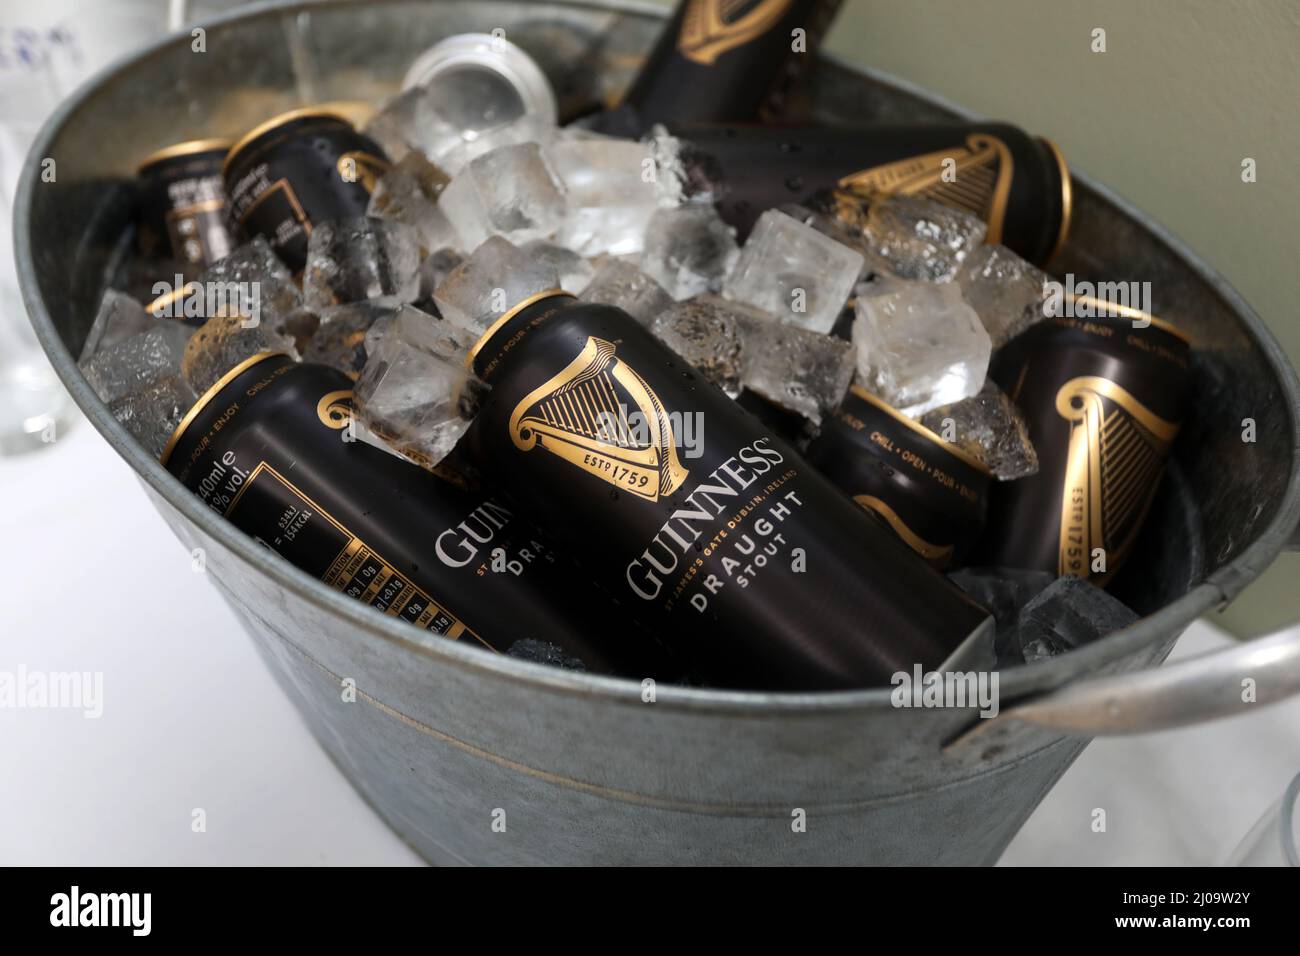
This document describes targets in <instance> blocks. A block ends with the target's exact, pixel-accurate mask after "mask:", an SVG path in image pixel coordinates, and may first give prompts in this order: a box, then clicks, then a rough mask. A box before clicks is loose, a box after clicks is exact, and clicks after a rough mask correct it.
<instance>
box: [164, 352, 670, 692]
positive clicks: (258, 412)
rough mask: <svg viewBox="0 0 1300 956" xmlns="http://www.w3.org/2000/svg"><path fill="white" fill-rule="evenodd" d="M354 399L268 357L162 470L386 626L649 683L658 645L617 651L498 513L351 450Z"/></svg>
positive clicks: (218, 402) (406, 468) (606, 605)
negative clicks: (384, 618)
mask: <svg viewBox="0 0 1300 956" xmlns="http://www.w3.org/2000/svg"><path fill="white" fill-rule="evenodd" d="M351 402H352V381H351V380H350V379H349V378H348V377H347V376H346V375H344V374H343V373H341V372H339V371H336V370H335V369H332V368H329V367H327V366H323V365H309V364H300V363H298V362H295V361H293V360H292V359H291V358H290V357H288V356H287V355H283V354H280V353H274V352H269V353H263V354H261V355H257V356H254V357H252V358H250V359H247V360H246V361H244V362H241V363H240V364H239V365H237V366H235V367H234V368H232V369H231V370H230V371H229V372H227V373H226V375H224V376H223V377H222V378H221V379H220V380H219V381H218V382H217V383H216V384H215V385H213V386H212V388H211V389H210V390H209V391H208V392H207V393H206V394H205V395H204V396H203V397H202V398H201V399H200V400H199V401H198V403H196V404H195V405H194V407H193V408H192V409H190V411H189V412H188V414H186V415H185V417H184V418H183V419H182V421H181V423H180V425H179V426H178V428H177V429H176V433H175V434H174V435H173V436H172V438H171V441H170V442H169V443H168V445H167V447H166V449H165V450H164V451H163V454H162V456H161V457H162V462H163V465H164V466H165V467H166V468H167V470H168V471H170V472H171V473H172V474H173V475H175V476H176V477H177V478H179V479H180V480H181V482H182V483H183V484H184V485H185V486H186V487H187V488H189V489H190V490H191V491H193V492H194V493H195V494H196V495H198V496H199V498H200V499H202V500H203V502H204V503H205V504H207V506H208V507H210V508H211V509H212V510H213V511H215V512H216V513H217V514H219V515H221V516H222V517H224V518H226V519H227V520H229V521H230V522H231V523H232V524H234V525H235V526H236V527H238V528H240V529H242V530H243V531H245V532H247V533H248V534H250V535H252V536H253V537H254V538H256V539H257V540H258V541H259V542H260V543H262V544H264V545H265V546H267V547H268V548H270V549H271V550H273V551H275V552H276V553H278V554H279V555H281V556H282V557H284V558H285V559H287V560H288V561H289V562H291V563H292V564H294V565H296V566H298V567H299V568H301V569H302V570H304V571H306V572H307V573H308V574H311V575H312V576H314V577H316V578H318V579H320V580H321V581H323V582H324V583H325V584H327V585H329V586H330V587H332V588H335V589H336V590H338V591H341V592H342V593H343V594H346V595H348V596H349V597H352V598H356V599H357V600H359V601H364V602H365V603H367V604H369V605H371V606H372V607H374V608H377V609H378V610H380V611H382V612H383V613H385V614H387V615H389V616H390V617H395V618H399V619H401V620H404V621H407V622H409V623H411V624H413V625H415V626H416V627H419V628H422V629H423V630H426V631H429V632H431V633H433V634H437V635H440V636H442V637H445V638H449V639H452V640H461V641H468V642H472V643H473V644H476V645H480V646H483V647H486V648H490V649H491V650H494V651H499V652H504V653H515V654H522V655H523V656H526V657H536V656H538V654H537V650H538V649H541V650H542V652H543V654H542V656H547V655H546V653H545V651H546V649H550V650H551V654H552V656H553V655H554V649H557V648H558V649H559V650H560V651H561V652H563V654H562V659H565V660H571V659H573V658H576V659H577V660H579V661H581V662H582V664H583V665H584V666H585V667H586V668H587V669H590V670H594V671H597V672H606V673H623V674H629V675H633V676H643V677H644V676H656V671H655V670H652V669H647V668H652V667H655V666H658V664H659V662H658V660H657V659H656V658H654V657H653V656H652V655H653V652H654V650H655V648H653V647H647V646H645V645H644V643H643V642H637V641H630V640H625V639H621V638H625V637H626V636H627V629H625V628H621V627H619V626H618V625H617V624H616V622H617V620H618V617H619V612H618V611H617V609H616V608H615V607H614V605H613V604H612V602H610V601H609V600H608V598H607V597H605V595H603V594H601V593H600V592H599V591H597V590H596V589H595V588H594V587H593V586H591V585H590V584H588V583H586V582H585V581H584V579H583V578H582V577H581V576H580V575H579V574H578V573H577V572H576V570H575V569H574V568H573V566H572V564H570V563H568V562H567V561H565V559H564V558H563V557H562V556H560V555H559V554H558V553H557V552H556V551H555V550H554V549H553V548H552V547H551V546H550V545H548V544H547V543H546V542H545V541H544V540H543V539H542V538H541V537H540V535H539V534H537V533H536V532H535V531H534V530H533V529H532V528H530V527H528V526H527V525H526V524H525V523H524V522H523V521H521V520H519V519H518V518H516V517H515V515H514V514H513V512H512V511H511V510H510V509H509V508H508V507H506V506H505V505H503V504H501V503H500V502H498V501H496V500H494V499H492V498H490V497H487V496H485V495H482V494H477V493H475V492H472V491H469V490H466V489H465V488H462V487H458V486H457V485H455V484H453V483H452V482H450V481H445V480H443V479H441V478H439V477H437V476H435V475H433V474H430V473H429V472H427V471H425V470H423V469H421V468H418V467H416V466H415V465H412V464H409V463H407V462H404V461H402V460H401V459H399V458H396V457H394V456H393V455H390V454H388V453H387V452H385V451H382V450H380V449H378V448H375V447H372V446H370V445H368V444H366V443H364V442H361V441H357V440H348V439H349V438H350V436H351V432H350V429H349V424H350V422H351V412H352V407H351ZM521 642H523V643H522V644H521ZM530 643H531V645H532V648H531V649H530V647H529V645H530ZM659 674H662V672H659Z"/></svg>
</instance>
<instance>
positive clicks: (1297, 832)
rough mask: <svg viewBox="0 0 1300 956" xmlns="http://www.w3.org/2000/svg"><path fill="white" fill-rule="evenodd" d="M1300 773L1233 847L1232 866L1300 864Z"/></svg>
mask: <svg viewBox="0 0 1300 956" xmlns="http://www.w3.org/2000/svg"><path fill="white" fill-rule="evenodd" d="M1297 846H1300V773H1298V774H1296V775H1295V777H1294V778H1292V780H1291V783H1290V784H1289V785H1288V786H1287V788H1286V792H1285V793H1283V794H1282V799H1280V800H1278V801H1277V802H1276V803H1274V804H1273V805H1272V806H1271V807H1269V808H1268V810H1267V811H1265V813H1264V815H1263V816H1262V817H1260V818H1259V821H1258V822H1257V823H1256V824H1255V825H1254V826H1253V827H1251V828H1250V832H1249V833H1247V834H1246V837H1245V839H1243V840H1242V841H1241V843H1240V844H1239V845H1238V846H1237V849H1235V850H1233V851H1232V855H1231V856H1230V857H1229V858H1228V865H1229V866H1297V867H1300V851H1298V850H1297Z"/></svg>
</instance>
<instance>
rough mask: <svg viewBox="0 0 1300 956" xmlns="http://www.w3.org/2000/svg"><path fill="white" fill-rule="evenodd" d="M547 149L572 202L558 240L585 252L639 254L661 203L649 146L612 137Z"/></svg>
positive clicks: (556, 144) (570, 140)
mask: <svg viewBox="0 0 1300 956" xmlns="http://www.w3.org/2000/svg"><path fill="white" fill-rule="evenodd" d="M546 153H547V159H548V160H549V161H550V165H551V168H552V169H554V171H555V174H556V176H558V178H559V180H560V182H561V183H562V184H563V189H564V194H565V199H566V203H567V208H566V212H565V218H564V222H563V224H562V225H561V226H560V229H559V233H558V235H557V237H556V241H557V242H558V243H559V244H560V245H562V246H565V247H566V248H568V249H572V250H573V251H574V252H577V253H580V254H582V255H584V256H595V255H600V254H602V253H609V254H611V255H626V254H629V253H635V252H639V251H640V250H641V246H642V242H643V241H644V237H645V231H646V226H647V225H648V224H649V222H650V218H651V217H652V216H653V215H654V213H655V210H656V209H657V208H658V203H659V192H658V189H657V186H656V181H657V177H656V175H655V174H654V159H653V157H652V155H651V153H650V150H649V148H648V147H647V146H645V145H643V144H641V143H635V142H630V141H628V140H620V139H611V138H607V137H602V138H597V139H591V138H585V139H575V138H572V137H566V138H564V139H561V140H559V141H557V142H554V143H552V144H551V145H550V147H549V148H548V149H547V151H546Z"/></svg>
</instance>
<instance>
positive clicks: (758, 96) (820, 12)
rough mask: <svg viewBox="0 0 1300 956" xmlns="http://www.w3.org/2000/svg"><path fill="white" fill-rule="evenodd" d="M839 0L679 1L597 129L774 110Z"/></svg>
mask: <svg viewBox="0 0 1300 956" xmlns="http://www.w3.org/2000/svg"><path fill="white" fill-rule="evenodd" d="M839 6H840V3H839V0H739V2H736V0H683V2H682V3H680V4H678V6H677V11H676V13H674V14H673V17H672V19H671V20H669V21H668V25H667V26H666V27H665V28H664V32H663V33H662V34H661V35H660V37H659V40H658V42H657V43H656V44H655V46H654V47H653V48H652V49H651V51H650V55H649V57H648V58H647V59H646V62H645V63H644V64H643V65H642V67H641V70H640V72H639V73H638V74H637V76H636V79H635V80H633V81H632V85H631V87H630V88H629V89H628V91H627V93H626V95H625V96H624V97H623V100H622V102H621V103H620V104H619V106H618V108H617V109H616V110H614V111H613V112H612V113H609V114H606V116H604V117H602V118H601V120H600V122H599V123H598V125H599V126H601V127H602V128H605V129H607V130H608V131H610V132H616V133H620V134H624V135H640V134H642V133H644V132H645V131H646V130H648V129H649V128H650V127H651V126H653V125H654V124H655V123H662V122H666V121H669V120H672V121H677V122H705V121H707V122H728V121H730V122H747V121H754V120H757V119H759V118H760V115H763V114H779V113H780V112H782V111H783V109H784V107H785V101H786V100H787V98H788V97H789V96H790V93H791V91H792V90H793V88H794V87H795V85H796V83H797V81H798V79H799V76H800V74H801V73H802V72H803V70H804V68H805V66H806V65H811V64H813V63H815V62H816V59H817V47H818V46H819V45H820V43H821V39H822V36H823V35H824V34H825V32H826V29H827V27H828V26H829V25H830V22H831V20H832V19H833V18H834V16H835V12H836V11H837V10H838V9H839Z"/></svg>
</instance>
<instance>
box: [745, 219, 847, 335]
mask: <svg viewBox="0 0 1300 956" xmlns="http://www.w3.org/2000/svg"><path fill="white" fill-rule="evenodd" d="M862 265H863V260H862V254H861V253H859V252H856V251H855V250H853V249H850V248H848V247H847V246H845V245H843V244H841V243H838V242H836V241H835V240H834V239H831V238H830V237H829V236H824V235H822V234H821V233H820V232H818V231H817V230H816V229H813V228H812V227H811V226H806V225H804V224H803V223H801V222H799V221H798V220H796V219H793V218H791V217H790V216H787V215H786V214H785V213H783V212H779V211H777V210H775V209H769V210H768V211H767V212H765V213H763V215H761V216H760V217H759V218H758V222H757V223H756V224H755V225H754V230H753V232H751V233H750V234H749V238H748V239H747V240H746V241H745V245H744V246H743V247H742V248H741V250H740V257H739V258H738V260H737V261H736V265H735V267H734V268H733V269H732V270H731V272H730V273H729V274H728V275H727V278H726V280H725V281H724V282H723V286H722V294H723V295H724V296H726V297H727V298H728V299H734V300H735V301H737V302H746V303H748V304H750V305H753V306H756V307H757V308H760V309H762V310H764V311H765V312H770V313H772V314H773V315H775V316H777V317H778V318H779V319H781V321H782V322H786V323H789V324H791V325H795V326H799V327H801V328H805V329H810V330H812V331H814V332H829V331H830V330H831V327H832V326H833V325H834V324H835V320H836V318H837V317H838V316H839V314H840V309H841V307H842V306H843V305H844V303H845V302H846V301H847V300H848V297H849V293H850V292H852V291H853V285H854V283H855V282H856V281H857V279H858V275H859V274H860V273H861V271H862Z"/></svg>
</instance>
